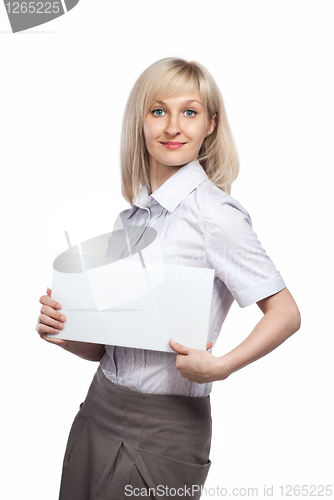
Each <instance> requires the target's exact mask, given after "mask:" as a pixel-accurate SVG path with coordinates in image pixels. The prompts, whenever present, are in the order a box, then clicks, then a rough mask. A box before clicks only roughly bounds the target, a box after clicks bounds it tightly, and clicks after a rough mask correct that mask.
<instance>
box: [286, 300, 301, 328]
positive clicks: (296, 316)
mask: <svg viewBox="0 0 334 500" xmlns="http://www.w3.org/2000/svg"><path fill="white" fill-rule="evenodd" d="M289 325H290V328H291V335H292V334H293V333H296V332H298V330H299V329H300V327H301V314H300V311H299V309H298V307H297V305H296V304H295V305H294V307H293V308H292V310H291V312H290V315H289Z"/></svg>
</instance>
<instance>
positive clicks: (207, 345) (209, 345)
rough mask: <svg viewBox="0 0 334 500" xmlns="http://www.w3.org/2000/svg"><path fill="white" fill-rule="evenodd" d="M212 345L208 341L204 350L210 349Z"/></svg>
mask: <svg viewBox="0 0 334 500" xmlns="http://www.w3.org/2000/svg"><path fill="white" fill-rule="evenodd" d="M212 345H213V344H212V342H208V343H207V344H206V350H208V349H211V347H212Z"/></svg>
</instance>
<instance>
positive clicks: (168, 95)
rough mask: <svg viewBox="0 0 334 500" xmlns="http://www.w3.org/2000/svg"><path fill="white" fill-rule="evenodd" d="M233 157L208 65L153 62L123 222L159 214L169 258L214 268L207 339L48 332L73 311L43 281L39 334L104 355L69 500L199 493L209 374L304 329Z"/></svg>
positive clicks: (77, 427)
mask: <svg viewBox="0 0 334 500" xmlns="http://www.w3.org/2000/svg"><path fill="white" fill-rule="evenodd" d="M238 169H239V162H238V155H237V151H236V146H235V143H234V140H233V137H232V133H231V130H230V127H229V124H228V120H227V117H226V113H225V109H224V104H223V100H222V97H221V94H220V91H219V89H218V87H217V85H216V83H215V81H214V80H213V78H212V76H211V75H210V74H209V72H208V71H207V70H206V69H205V68H204V67H203V66H201V65H200V64H198V63H195V62H187V61H185V60H183V59H177V58H165V59H162V60H160V61H157V62H156V63H154V64H152V65H151V66H150V67H149V68H148V69H146V71H144V72H143V73H142V75H140V77H139V78H138V80H137V82H136V83H135V85H134V88H133V90H132V92H131V94H130V97H129V100H128V103H127V106H126V110H125V115H124V121H123V129H122V138H121V172H122V194H123V196H124V198H125V199H126V200H127V201H128V202H129V204H130V205H131V208H129V209H127V210H125V211H123V212H122V213H121V214H120V215H119V217H118V218H117V221H116V223H115V226H114V229H122V228H129V227H130V226H141V227H142V228H143V231H142V234H143V233H144V232H145V228H146V227H148V226H150V227H151V228H153V229H155V230H156V231H157V234H158V238H159V242H160V245H161V248H162V251H163V257H164V261H165V262H166V263H173V264H179V265H185V266H192V267H200V268H211V269H214V271H215V277H214V284H213V293H212V301H211V312H210V325H209V333H208V344H207V350H206V351H201V350H196V349H192V348H189V347H188V346H183V345H180V344H178V343H176V342H177V340H178V339H177V338H176V339H171V340H170V346H171V348H172V349H173V351H175V353H166V352H160V351H159V352H158V351H151V350H142V349H132V348H125V347H120V346H110V345H106V346H104V345H99V344H91V343H82V342H73V341H66V340H61V339H60V338H59V339H57V338H48V337H46V334H47V333H59V331H60V330H61V328H62V326H63V322H64V320H65V318H64V317H62V313H61V310H60V309H61V305H59V304H57V303H56V302H55V301H54V300H52V298H51V291H50V290H49V289H48V291H47V295H44V296H42V297H41V298H40V302H41V303H42V308H41V316H40V318H39V323H38V325H37V327H36V329H37V331H38V332H39V334H40V336H41V337H42V338H43V339H44V340H46V341H48V342H52V343H54V344H57V345H59V346H61V347H62V348H64V349H66V350H68V351H70V352H72V353H73V354H76V355H78V356H81V357H82V358H85V359H89V360H93V361H99V362H100V364H99V367H98V369H97V372H96V374H95V376H94V379H93V381H92V383H91V386H90V388H89V391H88V394H87V397H86V399H85V401H84V403H83V404H82V405H81V407H80V410H79V412H78V414H77V415H76V417H75V420H74V423H73V425H72V428H71V431H70V435H69V439H68V444H67V449H66V453H65V458H64V464H63V474H62V482H61V489H60V499H61V500H85V499H87V500H102V499H108V500H110V499H115V500H116V499H117V500H120V499H123V498H127V497H129V496H130V497H131V496H143V497H145V498H169V497H170V496H174V497H175V496H176V497H183V496H184V497H187V498H193V499H198V498H199V497H200V489H201V486H203V485H204V483H205V480H206V477H207V474H208V471H209V467H210V464H211V462H210V459H209V452H210V443H211V414H210V396H209V394H210V391H211V387H212V382H213V381H218V380H224V379H226V378H227V377H228V376H230V375H231V374H232V373H233V372H235V371H237V370H239V369H240V368H242V367H244V366H246V365H248V364H249V363H252V362H253V361H256V360H257V359H259V358H261V357H262V356H264V355H266V354H268V353H269V352H270V351H272V350H273V349H275V348H276V347H277V346H279V345H280V344H281V343H282V342H284V341H285V340H286V339H287V338H288V337H289V336H290V335H292V334H293V333H294V332H296V331H297V330H298V329H299V327H300V314H299V311H298V308H297V306H296V304H295V301H294V299H293V298H292V296H291V294H290V293H289V291H288V289H287V288H286V286H285V283H284V281H283V278H282V277H281V275H280V273H279V272H278V271H277V270H276V268H275V266H274V263H273V262H272V260H271V259H270V257H269V256H268V255H267V254H266V252H265V251H264V249H263V248H262V246H261V244H260V243H259V240H258V238H257V236H256V234H255V232H254V231H253V229H252V223H251V219H250V216H249V214H248V212H247V211H246V210H245V208H244V207H243V206H242V205H241V204H240V203H239V202H238V201H236V200H235V199H234V198H232V197H231V196H230V189H231V185H232V183H233V181H234V180H235V178H236V177H237V175H238ZM139 240H140V238H139ZM137 244H138V242H136V245H137ZM133 250H135V248H132V249H131V250H130V252H132V251H133ZM108 252H109V253H110V252H112V249H110V248H109V249H108ZM108 252H107V254H108ZM234 300H236V301H237V303H238V304H239V306H241V307H246V306H248V305H251V304H255V303H256V304H257V306H258V307H259V308H260V309H261V311H262V312H263V316H262V318H261V320H260V321H259V322H258V323H257V324H256V325H255V327H254V328H253V329H252V331H250V333H249V335H248V336H246V338H245V340H244V341H243V342H242V343H241V344H240V345H238V346H237V347H236V348H235V349H233V350H232V351H230V352H228V353H227V354H225V355H224V356H221V357H215V356H214V355H213V354H212V352H211V350H212V347H214V344H215V342H216V340H217V338H218V335H219V333H220V330H221V327H222V324H223V322H224V320H225V318H226V315H227V313H228V311H229V309H230V307H231V305H232V302H233V301H234ZM171 314H172V311H171ZM171 337H173V334H172V332H171Z"/></svg>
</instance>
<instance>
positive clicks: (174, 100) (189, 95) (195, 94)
mask: <svg viewBox="0 0 334 500" xmlns="http://www.w3.org/2000/svg"><path fill="white" fill-rule="evenodd" d="M155 102H164V103H166V104H170V105H173V104H175V105H182V104H191V103H197V104H200V105H202V106H203V100H202V98H201V95H200V93H199V91H198V90H195V91H191V92H185V93H183V94H179V95H174V96H169V97H162V98H160V99H159V100H157V101H155Z"/></svg>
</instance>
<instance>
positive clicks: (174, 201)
mask: <svg viewBox="0 0 334 500" xmlns="http://www.w3.org/2000/svg"><path fill="white" fill-rule="evenodd" d="M206 179H208V176H207V175H206V173H205V171H204V169H203V167H202V166H201V165H200V163H199V162H198V161H197V160H195V161H192V162H190V163H187V164H186V165H184V166H183V167H182V168H179V170H178V171H177V172H175V174H173V175H172V176H171V177H170V178H169V179H167V181H165V182H164V183H163V184H162V185H161V186H160V187H159V188H158V189H157V190H156V191H154V193H152V194H151V195H150V190H149V187H148V184H145V186H143V187H142V188H141V190H140V191H139V193H138V194H137V196H136V197H135V198H134V199H133V206H132V210H131V213H130V215H129V216H128V219H129V218H130V217H131V216H132V215H133V214H134V212H135V211H136V210H137V208H138V207H139V208H147V207H148V204H149V202H150V201H151V198H154V199H155V200H156V201H157V202H158V203H159V204H160V205H161V206H162V207H164V208H165V209H166V210H168V212H174V210H175V209H176V207H177V206H178V205H179V204H180V203H181V201H183V200H184V198H185V197H186V196H188V194H190V193H191V191H193V190H194V189H195V188H196V187H197V186H198V185H199V184H201V183H202V182H203V181H204V180H206Z"/></svg>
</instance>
